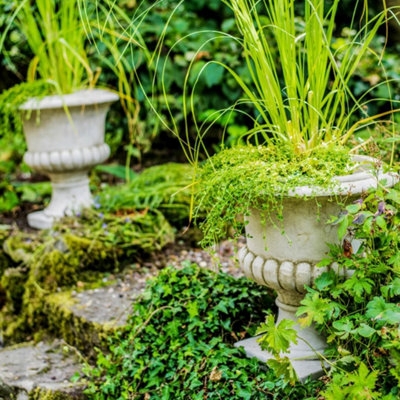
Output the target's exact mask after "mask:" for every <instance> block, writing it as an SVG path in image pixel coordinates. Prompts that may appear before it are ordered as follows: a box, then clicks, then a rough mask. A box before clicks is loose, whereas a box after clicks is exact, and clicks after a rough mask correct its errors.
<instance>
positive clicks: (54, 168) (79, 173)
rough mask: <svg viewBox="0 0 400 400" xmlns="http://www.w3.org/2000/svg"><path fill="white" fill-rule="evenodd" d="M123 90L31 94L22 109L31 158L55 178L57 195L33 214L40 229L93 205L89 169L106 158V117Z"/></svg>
mask: <svg viewBox="0 0 400 400" xmlns="http://www.w3.org/2000/svg"><path fill="white" fill-rule="evenodd" d="M118 98H119V97H118V95H116V94H114V93H111V92H109V91H107V90H101V89H92V90H82V91H78V92H75V93H73V94H68V95H63V96H48V97H44V98H42V99H40V100H38V99H30V100H29V101H27V102H26V103H24V104H23V105H22V106H21V107H20V110H21V112H22V113H23V126H24V133H25V137H26V141H27V144H28V151H27V153H26V154H25V156H24V160H25V162H26V163H27V164H28V165H29V166H30V167H31V168H32V169H33V170H35V171H38V172H41V173H43V174H46V175H48V176H49V177H50V180H51V185H52V197H51V201H50V204H49V205H48V206H47V207H46V208H45V209H44V210H42V211H37V212H33V213H31V214H29V215H28V223H29V225H30V226H31V227H33V228H37V229H46V228H50V227H51V226H52V225H53V223H54V221H55V220H57V219H59V218H61V217H63V216H65V215H71V214H74V213H76V212H78V211H80V210H81V209H83V208H86V207H90V206H91V205H92V197H91V193H90V189H89V178H88V172H89V170H90V169H91V168H92V167H93V166H95V165H97V164H100V163H102V162H104V161H105V160H106V159H107V158H108V156H109V154H110V149H109V147H108V145H107V144H106V143H104V131H105V118H106V114H107V111H108V109H109V107H110V105H111V103H113V102H115V101H117V100H118Z"/></svg>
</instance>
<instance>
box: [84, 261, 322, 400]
mask: <svg viewBox="0 0 400 400" xmlns="http://www.w3.org/2000/svg"><path fill="white" fill-rule="evenodd" d="M264 293H265V289H262V288H260V287H258V286H257V285H255V284H254V283H251V282H249V281H248V280H246V279H243V278H242V279H235V278H233V277H230V276H229V275H226V274H222V273H218V274H216V273H214V272H211V271H209V270H204V269H200V268H199V267H197V266H195V265H189V264H186V265H185V266H184V267H183V269H178V270H177V269H173V268H166V269H164V270H162V271H161V272H160V274H159V275H158V276H157V277H156V278H155V279H153V280H152V281H151V282H150V283H149V284H148V286H147V289H146V291H145V293H144V295H143V297H142V298H141V299H140V300H139V301H138V302H137V303H135V304H134V306H133V312H132V315H131V317H130V319H129V324H128V326H127V327H126V330H125V331H124V332H121V333H120V334H119V335H117V336H116V337H114V338H112V339H111V340H110V346H109V349H110V353H108V354H103V353H99V357H98V361H97V366H96V367H95V368H93V369H88V371H87V372H88V374H89V375H88V377H89V383H88V385H89V388H88V390H87V394H88V396H89V398H90V399H97V400H105V399H110V400H111V399H121V400H122V399H132V398H134V399H154V400H156V399H165V400H167V399H171V398H174V399H176V400H180V399H182V400H183V399H185V400H186V399H187V400H189V399H190V400H197V399H198V400H200V399H204V398H207V399H221V398H222V399H228V398H229V399H231V400H236V399H238V400H239V399H248V400H257V399H265V398H266V396H268V398H271V399H280V400H284V399H290V398H302V399H305V398H307V397H308V396H311V394H312V393H313V392H314V391H315V389H316V388H317V387H318V386H320V384H319V383H318V382H314V383H309V384H307V385H298V386H296V387H291V386H290V385H288V384H285V383H283V380H281V379H277V378H276V377H275V376H274V375H273V374H272V373H271V371H268V370H267V371H266V370H264V369H263V368H262V365H261V364H260V363H259V362H258V361H257V360H256V359H248V358H246V357H245V356H244V354H243V351H242V350H240V349H236V348H234V347H233V346H232V342H233V341H235V340H237V337H238V336H242V334H243V333H245V332H246V331H249V333H250V334H251V333H254V324H257V323H258V322H260V321H261V320H262V318H263V314H264V312H265V310H266V309H267V308H268V307H270V306H271V305H272V299H271V298H270V297H269V296H266V295H265V294H264ZM248 310H251V313H252V316H253V320H252V321H251V323H250V325H248V324H249V321H248V316H247V315H248Z"/></svg>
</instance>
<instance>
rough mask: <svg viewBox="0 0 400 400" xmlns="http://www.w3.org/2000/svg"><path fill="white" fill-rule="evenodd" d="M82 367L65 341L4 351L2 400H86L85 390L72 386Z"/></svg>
mask: <svg viewBox="0 0 400 400" xmlns="http://www.w3.org/2000/svg"><path fill="white" fill-rule="evenodd" d="M80 370H81V365H80V363H79V361H78V357H77V354H76V352H75V351H74V350H73V349H71V348H70V347H68V346H66V344H65V343H64V342H63V341H61V340H55V341H53V342H40V343H38V344H36V345H35V344H32V343H23V344H19V345H17V346H12V347H6V348H3V349H0V399H1V400H83V399H86V396H85V395H84V393H83V390H84V387H83V385H82V384H81V383H72V382H71V378H72V377H73V376H74V375H75V374H76V373H79V372H80Z"/></svg>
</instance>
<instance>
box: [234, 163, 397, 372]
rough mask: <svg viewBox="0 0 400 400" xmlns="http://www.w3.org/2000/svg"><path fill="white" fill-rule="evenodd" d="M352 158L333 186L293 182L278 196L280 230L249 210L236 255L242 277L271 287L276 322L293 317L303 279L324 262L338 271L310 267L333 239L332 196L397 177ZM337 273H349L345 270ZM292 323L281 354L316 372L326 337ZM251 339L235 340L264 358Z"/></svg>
mask: <svg viewBox="0 0 400 400" xmlns="http://www.w3.org/2000/svg"><path fill="white" fill-rule="evenodd" d="M355 161H356V162H357V163H358V164H359V167H358V169H357V171H356V172H355V173H353V174H352V175H347V176H341V177H337V178H336V179H337V181H338V185H337V189H335V191H334V192H333V191H326V190H325V191H323V190H317V189H316V188H311V187H298V188H296V189H295V190H293V192H292V193H290V194H289V195H288V196H287V197H286V198H284V199H283V231H284V234H283V233H282V222H281V221H278V220H277V219H276V220H275V221H273V222H271V223H268V222H267V223H266V224H262V223H261V218H260V214H259V212H258V211H257V210H255V209H253V210H251V214H250V216H249V217H248V224H247V225H246V234H247V239H246V246H244V247H243V248H242V249H241V250H240V251H239V254H238V258H239V262H240V266H241V268H242V270H243V271H244V273H245V275H246V276H247V277H248V278H250V279H252V280H254V281H255V282H257V283H259V284H260V285H265V286H267V287H269V288H272V289H274V290H275V291H276V292H277V294H278V297H277V299H276V304H277V306H278V308H279V312H278V318H277V323H279V322H280V321H281V320H282V319H291V320H293V321H295V322H297V319H298V318H297V317H296V312H297V308H298V307H299V305H300V302H301V300H302V299H303V298H304V296H305V293H306V289H305V285H307V286H311V285H312V284H313V282H314V280H315V278H316V277H318V276H319V275H320V274H322V273H323V272H324V271H326V270H327V268H332V269H334V270H335V271H336V272H338V273H339V271H338V266H337V265H331V266H330V267H327V268H319V267H316V264H317V263H318V262H320V261H321V260H322V259H324V258H325V257H326V255H327V253H328V251H329V248H328V246H327V243H338V235H337V226H334V225H329V224H327V221H328V219H329V218H330V217H331V216H335V215H338V214H339V213H340V211H341V209H342V206H340V205H338V198H340V199H341V200H342V201H343V202H345V203H349V202H351V201H354V199H356V198H357V197H358V196H359V195H360V194H361V193H363V192H365V191H367V190H368V189H370V188H373V187H376V186H377V184H378V182H379V181H382V180H385V181H384V183H385V185H386V186H393V185H394V184H395V183H396V181H397V180H398V177H397V176H396V175H395V174H391V173H384V172H383V171H382V169H379V168H377V163H376V161H375V160H373V159H371V158H369V157H363V156H357V157H355ZM340 273H343V274H351V271H340ZM295 329H296V330H297V332H298V337H299V340H298V343H297V344H293V345H292V346H291V347H290V349H289V352H288V353H287V354H284V355H285V356H288V357H289V359H290V360H291V362H292V365H293V367H294V369H295V370H296V372H297V375H298V377H299V378H300V379H305V378H306V377H308V376H312V377H317V376H318V375H320V374H321V373H322V371H323V368H322V364H321V361H320V359H319V357H318V353H321V354H322V353H323V351H324V349H325V347H326V341H325V339H324V338H323V337H321V336H320V335H319V334H318V332H317V331H316V330H315V329H314V328H313V327H309V328H305V329H301V328H300V326H299V325H298V324H296V326H295ZM257 339H258V338H257V337H255V338H250V339H245V340H242V341H240V342H238V343H236V346H238V347H239V346H243V347H244V349H245V351H246V353H247V355H248V356H250V357H257V358H258V359H260V360H262V361H264V362H265V361H267V360H268V359H269V358H272V356H271V355H270V354H269V353H268V352H266V351H263V350H261V348H260V345H259V343H258V342H257Z"/></svg>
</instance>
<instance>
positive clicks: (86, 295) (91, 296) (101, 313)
mask: <svg viewBox="0 0 400 400" xmlns="http://www.w3.org/2000/svg"><path fill="white" fill-rule="evenodd" d="M145 285H146V277H145V276H142V275H140V274H138V273H132V274H131V275H126V276H125V277H124V279H122V280H118V282H116V283H114V284H112V285H108V286H104V287H101V288H97V289H90V290H85V291H83V292H77V293H73V294H72V296H71V297H72V299H73V301H74V304H73V305H72V306H71V311H72V312H73V314H74V315H76V316H77V317H79V318H82V319H84V320H85V321H88V322H92V323H96V324H101V325H107V326H108V327H111V326H115V327H119V326H123V325H124V324H125V323H126V321H127V317H128V315H129V314H130V313H131V311H132V302H133V301H134V300H135V299H136V298H137V297H138V296H139V295H140V294H141V293H142V292H143V290H144V288H145Z"/></svg>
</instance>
